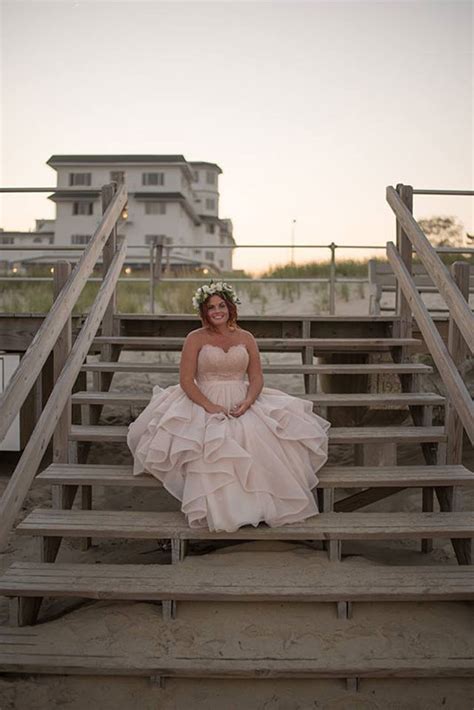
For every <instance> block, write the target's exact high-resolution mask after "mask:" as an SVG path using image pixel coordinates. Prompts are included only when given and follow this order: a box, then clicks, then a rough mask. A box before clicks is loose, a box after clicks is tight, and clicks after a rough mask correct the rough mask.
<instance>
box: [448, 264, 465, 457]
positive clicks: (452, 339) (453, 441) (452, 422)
mask: <svg viewBox="0 0 474 710" xmlns="http://www.w3.org/2000/svg"><path fill="white" fill-rule="evenodd" d="M469 273H470V267H469V264H468V263H467V262H465V261H456V262H455V263H454V264H453V265H452V267H451V274H452V276H453V279H454V281H455V283H456V284H457V286H458V288H459V290H460V291H461V293H462V295H463V297H464V298H465V299H466V300H468V299H469ZM448 350H449V353H450V355H451V357H452V359H453V362H454V364H455V365H456V367H457V368H459V366H460V365H461V364H462V363H463V362H464V360H465V359H466V358H467V357H468V355H469V351H468V347H467V344H466V341H465V340H464V338H463V336H462V334H461V331H460V330H459V328H458V326H457V325H456V322H455V320H454V318H453V317H452V315H451V314H450V317H449V331H448ZM463 433H464V427H463V425H462V422H461V420H460V418H459V416H458V413H457V412H456V409H455V408H454V407H453V405H452V402H451V401H450V397H449V394H448V395H447V408H446V436H447V451H446V458H447V463H448V464H460V463H461V461H462V439H463Z"/></svg>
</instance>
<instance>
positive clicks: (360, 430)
mask: <svg viewBox="0 0 474 710" xmlns="http://www.w3.org/2000/svg"><path fill="white" fill-rule="evenodd" d="M127 432H128V427H126V426H107V425H97V426H91V425H80V424H77V425H74V426H72V427H71V431H70V437H69V438H70V439H71V440H72V441H102V442H105V441H126V440H127ZM444 441H446V434H445V431H444V427H440V426H436V427H435V426H433V427H421V426H420V427H418V426H400V427H390V426H386V427H331V429H330V430H329V443H330V444H371V443H385V442H388V443H413V444H419V443H424V442H444Z"/></svg>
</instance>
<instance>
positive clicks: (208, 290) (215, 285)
mask: <svg viewBox="0 0 474 710" xmlns="http://www.w3.org/2000/svg"><path fill="white" fill-rule="evenodd" d="M216 294H217V295H219V294H222V295H225V296H226V298H228V299H229V301H231V302H232V303H235V304H238V303H240V300H239V298H238V297H237V294H236V293H235V291H234V289H233V288H232V286H231V285H230V284H228V283H226V282H225V281H211V282H210V283H209V284H204V285H203V286H200V287H199V288H198V289H197V291H196V292H195V294H194V296H193V298H192V303H193V308H195V309H196V310H199V306H200V305H201V304H202V303H204V302H205V301H206V300H207V299H208V298H209V296H214V295H216Z"/></svg>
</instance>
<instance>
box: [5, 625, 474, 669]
mask: <svg viewBox="0 0 474 710" xmlns="http://www.w3.org/2000/svg"><path fill="white" fill-rule="evenodd" d="M167 635H169V632H167ZM338 635H339V637H340V638H341V636H342V634H341V632H340V631H339V632H338ZM99 641H100V639H99ZM352 643H353V639H352ZM97 646H98V644H97V643H95V644H94V646H93V648H94V649H96V648H97ZM315 656H316V657H315V658H303V659H289V658H283V659H279V658H267V657H265V658H262V657H261V656H257V657H249V656H247V657H245V658H239V657H237V658H226V659H223V658H222V657H213V656H212V655H208V656H207V657H206V658H205V659H200V658H192V657H191V658H183V657H178V658H176V657H174V656H173V652H172V651H171V653H169V654H167V655H161V656H160V655H157V653H156V651H155V653H150V652H149V651H148V649H146V650H144V652H143V654H142V655H139V654H137V653H133V654H130V653H129V652H127V651H124V652H123V653H120V652H118V651H117V650H116V649H115V650H114V652H113V653H111V652H105V651H104V649H103V648H102V647H101V646H100V645H99V648H98V650H96V651H95V652H94V651H93V650H89V651H88V652H81V651H80V650H79V649H77V648H75V647H74V646H71V640H70V638H69V636H68V637H67V638H66V639H61V640H56V641H55V643H54V644H53V643H51V641H48V639H44V638H43V636H42V634H41V629H40V630H39V631H37V630H36V629H32V628H24V629H16V628H6V627H3V628H2V629H1V630H0V672H1V673H21V674H25V673H27V674H39V673H41V674H51V675H58V674H60V675H76V674H78V675H116V676H124V675H127V676H145V677H146V676H151V677H153V678H154V679H155V680H156V679H157V678H167V677H182V678H206V677H207V678H260V679H261V678H343V679H344V678H354V679H355V678H463V677H465V678H468V677H471V676H472V675H473V673H474V658H473V657H471V656H466V654H464V655H463V656H459V657H457V656H454V655H450V656H443V655H440V656H436V657H434V656H433V655H430V656H429V657H427V656H421V654H419V655H418V656H417V655H413V653H410V652H407V653H406V655H405V654H404V656H403V658H399V657H398V656H393V655H390V652H389V651H387V654H385V655H384V656H383V657H382V658H380V657H374V654H372V655H371V657H369V658H364V656H363V655H362V654H361V655H360V656H359V657H358V659H357V661H353V660H348V659H345V658H344V657H342V658H338V659H329V658H327V656H326V655H325V654H320V655H319V656H318V655H317V654H315Z"/></svg>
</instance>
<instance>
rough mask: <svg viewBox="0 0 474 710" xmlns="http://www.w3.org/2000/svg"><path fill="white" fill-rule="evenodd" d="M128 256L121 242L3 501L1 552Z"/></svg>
mask: <svg viewBox="0 0 474 710" xmlns="http://www.w3.org/2000/svg"><path fill="white" fill-rule="evenodd" d="M125 255H126V243H125V241H122V243H121V244H120V246H119V248H118V250H117V252H116V254H115V256H114V258H113V260H112V263H111V266H110V268H109V271H108V272H107V275H106V277H105V279H104V281H103V283H102V285H101V287H100V289H99V293H98V294H97V297H96V299H95V301H94V303H93V305H92V308H91V310H90V313H89V315H88V316H87V318H86V321H85V323H84V325H83V327H82V329H81V331H80V333H79V335H78V336H77V338H76V340H75V342H74V345H73V347H72V349H71V352H70V354H69V357H68V358H67V360H66V363H65V365H64V368H63V370H62V372H61V374H60V376H59V378H58V380H57V382H56V385H55V386H54V389H53V391H52V393H51V395H50V397H49V399H48V401H47V403H46V406H45V408H44V409H43V412H42V414H41V416H40V418H39V420H38V423H37V425H36V427H35V429H34V431H33V434H32V435H31V437H30V440H29V441H28V444H27V446H26V448H25V450H24V452H23V454H22V456H21V458H20V460H19V462H18V464H17V466H16V468H15V471H14V472H13V475H12V477H11V478H10V480H9V482H8V485H7V487H6V489H5V492H4V493H3V496H2V498H1V500H0V549H3V548H4V546H5V544H6V541H7V537H8V534H9V532H10V529H11V528H12V526H13V523H14V521H15V518H16V516H17V515H18V513H19V511H20V509H21V506H22V504H23V501H24V499H25V497H26V495H27V493H28V490H29V488H30V486H31V483H32V482H33V479H34V477H35V475H36V471H37V469H38V466H39V465H40V462H41V459H42V457H43V454H44V452H45V450H46V448H47V446H48V444H49V441H50V439H51V437H52V436H53V433H54V430H55V428H56V425H57V423H58V421H59V418H60V416H61V414H62V412H63V410H64V407H65V405H66V402H67V400H68V397H70V395H71V389H72V386H73V384H74V382H75V381H76V378H77V376H78V374H79V371H80V369H81V366H82V363H83V362H84V360H85V358H86V356H87V353H88V352H89V348H90V346H91V343H92V341H93V339H94V337H95V335H96V333H97V331H98V329H99V326H100V323H101V321H102V318H103V316H104V313H105V311H106V309H107V306H108V304H109V302H110V298H111V296H112V294H113V291H114V288H115V286H116V283H117V279H118V277H119V274H120V271H121V269H122V265H123V262H124V260H125Z"/></svg>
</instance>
